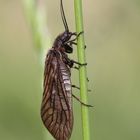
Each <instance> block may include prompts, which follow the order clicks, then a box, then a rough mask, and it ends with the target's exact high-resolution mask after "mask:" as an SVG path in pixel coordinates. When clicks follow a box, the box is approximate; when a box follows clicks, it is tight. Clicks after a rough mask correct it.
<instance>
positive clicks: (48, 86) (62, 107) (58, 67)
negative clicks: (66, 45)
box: [41, 49, 73, 140]
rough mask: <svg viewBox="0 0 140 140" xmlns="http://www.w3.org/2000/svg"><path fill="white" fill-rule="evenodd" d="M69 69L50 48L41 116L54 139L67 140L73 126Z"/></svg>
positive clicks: (60, 55) (58, 54) (59, 54)
mask: <svg viewBox="0 0 140 140" xmlns="http://www.w3.org/2000/svg"><path fill="white" fill-rule="evenodd" d="M71 102H72V93H71V81H70V71H69V68H68V67H67V65H66V64H65V63H64V62H63V55H62V54H61V53H60V52H58V51H56V50H54V49H51V50H50V51H49V53H48V55H47V57H46V62H45V71H44V92H43V99H42V106H41V118H42V121H43V123H44V125H45V126H46V128H47V129H48V130H49V132H50V133H51V134H52V135H53V136H54V138H55V139H56V140H69V138H70V136H71V132H72V127H73V112H72V103H71Z"/></svg>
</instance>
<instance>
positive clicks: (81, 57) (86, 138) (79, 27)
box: [74, 0, 90, 140]
mask: <svg viewBox="0 0 140 140" xmlns="http://www.w3.org/2000/svg"><path fill="white" fill-rule="evenodd" d="M74 7H75V22H76V31H77V33H79V32H81V31H84V28H83V15H82V0H74ZM77 43H78V48H77V53H78V61H79V62H80V63H81V64H84V63H86V58H85V42H84V34H82V35H80V36H79V38H78V41H77ZM79 81H80V97H81V100H82V101H83V102H84V103H86V102H87V72H86V66H82V67H81V68H80V70H79ZM81 112H82V128H83V140H90V128H89V117H88V107H85V106H83V105H82V107H81Z"/></svg>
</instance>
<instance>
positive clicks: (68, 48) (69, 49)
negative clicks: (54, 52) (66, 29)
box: [65, 44, 73, 53]
mask: <svg viewBox="0 0 140 140" xmlns="http://www.w3.org/2000/svg"><path fill="white" fill-rule="evenodd" d="M65 51H66V53H72V52H73V48H72V47H70V46H69V45H68V44H65Z"/></svg>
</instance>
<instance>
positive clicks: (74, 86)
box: [71, 85, 80, 90]
mask: <svg viewBox="0 0 140 140" xmlns="http://www.w3.org/2000/svg"><path fill="white" fill-rule="evenodd" d="M71 86H72V87H73V88H76V89H79V90H80V88H79V87H77V86H76V85H71Z"/></svg>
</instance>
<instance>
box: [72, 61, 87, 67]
mask: <svg viewBox="0 0 140 140" xmlns="http://www.w3.org/2000/svg"><path fill="white" fill-rule="evenodd" d="M71 62H73V63H75V64H78V65H79V66H86V65H87V63H83V64H81V63H79V62H77V61H75V60H71Z"/></svg>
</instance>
